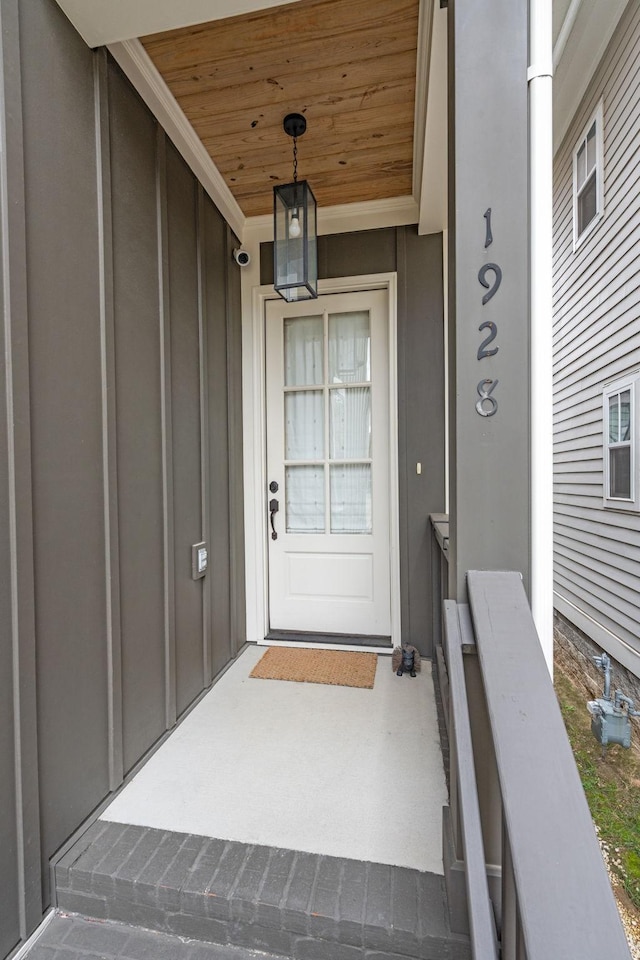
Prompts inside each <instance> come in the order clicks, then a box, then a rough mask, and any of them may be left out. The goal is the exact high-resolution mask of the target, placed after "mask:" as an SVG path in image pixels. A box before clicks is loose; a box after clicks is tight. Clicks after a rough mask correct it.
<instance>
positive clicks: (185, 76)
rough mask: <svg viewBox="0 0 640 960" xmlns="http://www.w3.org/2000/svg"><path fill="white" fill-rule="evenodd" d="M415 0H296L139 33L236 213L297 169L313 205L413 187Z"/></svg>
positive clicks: (263, 200) (251, 211) (264, 205)
mask: <svg viewBox="0 0 640 960" xmlns="http://www.w3.org/2000/svg"><path fill="white" fill-rule="evenodd" d="M418 14H419V0H376V2H375V4H374V3H372V2H371V0H297V2H296V3H292V4H287V5H285V6H277V7H273V8H271V9H269V10H261V11H257V12H252V13H249V14H244V15H242V16H237V17H231V18H227V19H223V20H216V21H214V22H210V23H205V24H200V25H198V26H192V27H186V28H183V29H178V30H171V31H168V32H165V33H160V34H156V35H153V36H147V37H144V38H142V43H143V45H144V48H145V50H146V52H147V54H148V55H149V57H150V59H151V61H152V62H153V64H154V65H155V67H156V69H157V70H158V72H159V73H160V75H161V77H162V78H163V80H164V81H165V83H166V84H167V86H168V87H169V89H170V91H171V93H172V94H173V96H174V97H175V98H176V100H177V102H178V104H179V105H180V107H181V109H182V110H183V112H184V114H185V116H186V117H187V119H188V120H189V122H190V123H191V124H192V126H193V128H194V130H195V131H196V133H197V135H198V136H199V138H200V139H201V141H202V143H203V144H204V146H205V148H206V149H207V151H208V153H209V155H210V157H211V159H212V160H213V162H214V163H215V165H216V166H217V168H218V169H219V171H220V173H221V174H222V175H223V177H224V179H225V181H226V183H227V185H228V187H229V189H230V190H231V192H232V194H233V195H234V197H235V198H236V200H237V202H238V203H239V205H240V207H241V208H242V211H243V213H244V214H245V216H255V215H260V214H265V213H269V212H270V211H271V210H272V191H271V189H270V188H271V187H272V186H273V185H274V184H277V183H287V182H289V181H290V180H291V179H292V142H291V140H290V139H289V137H287V136H286V135H285V134H284V132H283V130H282V119H283V117H284V116H285V114H287V113H289V112H299V113H303V114H304V115H305V116H306V118H307V122H308V128H307V132H306V133H305V135H304V136H303V137H302V138H301V139H300V140H299V141H298V148H299V154H298V156H299V177H300V178H301V179H308V180H309V181H310V182H311V185H312V187H313V190H314V193H315V195H316V198H317V200H318V204H319V205H320V206H332V205H335V204H343V203H349V202H356V201H366V200H379V199H384V198H389V197H402V196H408V195H410V194H411V192H412V165H413V136H414V109H415V104H414V101H415V85H416V59H417V37H418Z"/></svg>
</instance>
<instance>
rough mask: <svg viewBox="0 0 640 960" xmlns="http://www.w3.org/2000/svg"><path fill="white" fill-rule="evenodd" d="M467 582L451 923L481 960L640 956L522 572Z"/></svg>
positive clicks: (445, 666)
mask: <svg viewBox="0 0 640 960" xmlns="http://www.w3.org/2000/svg"><path fill="white" fill-rule="evenodd" d="M467 585H468V594H469V604H468V605H465V604H458V603H456V602H455V601H453V600H444V602H443V630H442V638H443V647H444V650H443V656H442V657H441V660H440V666H439V670H440V675H441V679H442V681H443V684H442V685H443V688H444V689H443V701H444V702H445V704H446V710H447V711H448V735H449V739H450V756H451V761H450V764H451V769H450V783H451V787H450V804H451V806H450V809H449V811H446V815H445V836H444V847H445V878H446V880H447V888H448V891H449V902H450V907H451V911H452V926H453V927H454V929H458V930H459V931H460V932H463V931H464V932H468V933H469V935H470V938H471V944H472V952H473V957H474V958H475V960H497V957H498V956H499V955H500V956H501V958H502V960H592V958H593V960H596V958H598V960H599V958H602V957H607V958H615V960H629V957H630V953H629V948H628V945H627V941H626V938H625V935H624V931H623V929H622V924H621V922H620V918H619V915H618V910H617V907H616V904H615V900H614V897H613V893H612V890H611V885H610V883H609V878H608V876H607V872H606V869H605V866H604V863H603V860H602V855H601V853H600V848H599V845H598V841H597V838H596V834H595V830H594V826H593V821H592V819H591V815H590V813H589V808H588V806H587V802H586V799H585V796H584V792H583V789H582V784H581V783H580V778H579V776H578V772H577V769H576V765H575V762H574V758H573V754H572V751H571V747H570V745H569V741H568V739H567V736H566V732H565V728H564V723H563V721H562V716H561V714H560V709H559V707H558V702H557V699H556V696H555V693H554V690H553V684H552V682H551V679H550V677H549V672H548V670H547V665H546V663H545V660H544V656H543V653H542V649H541V647H540V643H539V640H538V636H537V633H536V630H535V626H534V623H533V619H532V616H531V611H530V609H529V604H528V601H527V597H526V594H525V592H524V588H523V585H522V580H521V577H520V575H519V574H518V573H502V572H486V571H472V572H470V573H469V574H468V575H467ZM463 901H464V902H463ZM498 944H500V950H499V947H498Z"/></svg>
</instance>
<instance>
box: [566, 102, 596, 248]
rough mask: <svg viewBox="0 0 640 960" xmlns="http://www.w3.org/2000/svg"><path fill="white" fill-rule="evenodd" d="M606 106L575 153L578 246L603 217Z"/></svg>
mask: <svg viewBox="0 0 640 960" xmlns="http://www.w3.org/2000/svg"><path fill="white" fill-rule="evenodd" d="M603 198H604V191H603V149H602V104H599V106H598V109H597V110H596V112H595V113H594V115H593V116H592V117H591V119H590V120H589V123H588V124H587V126H586V127H585V128H584V130H583V132H582V136H581V137H580V139H579V141H578V143H577V145H576V148H575V150H574V153H573V240H574V244H575V245H578V244H579V243H580V242H581V240H582V239H583V237H585V236H586V235H587V233H589V231H590V230H591V228H592V227H594V226H595V224H596V223H597V221H598V220H599V219H600V216H601V215H602V212H603V208H604V203H603Z"/></svg>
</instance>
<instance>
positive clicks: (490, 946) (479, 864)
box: [443, 600, 498, 960]
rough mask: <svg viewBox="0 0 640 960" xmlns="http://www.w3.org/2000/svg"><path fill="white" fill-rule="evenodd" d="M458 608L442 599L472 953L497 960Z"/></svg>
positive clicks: (475, 955) (485, 959)
mask: <svg viewBox="0 0 640 960" xmlns="http://www.w3.org/2000/svg"><path fill="white" fill-rule="evenodd" d="M460 612H461V608H460V607H459V606H458V604H457V603H456V602H455V600H445V601H444V623H445V629H444V634H443V636H444V645H445V655H446V658H447V665H448V673H449V697H450V705H451V719H452V722H451V729H450V732H449V736H450V737H451V739H452V741H453V744H454V749H455V756H456V757H457V767H458V779H457V788H458V800H459V811H460V826H461V833H462V850H463V853H464V860H465V884H466V890H467V908H468V914H469V934H470V940H471V950H472V955H473V957H474V960H475V958H477V960H498V943H497V937H496V928H495V920H494V916H493V910H492V907H491V900H490V898H489V885H488V883H487V872H486V867H485V855H484V844H483V840H482V826H481V822H480V806H479V803H478V786H477V783H476V774H475V768H474V763H473V744H472V741H471V722H470V719H469V708H468V704H467V692H466V687H465V679H464V666H463V662H462V644H463V637H462V630H461V626H460V619H459V614H460Z"/></svg>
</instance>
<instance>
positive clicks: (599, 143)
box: [572, 100, 604, 251]
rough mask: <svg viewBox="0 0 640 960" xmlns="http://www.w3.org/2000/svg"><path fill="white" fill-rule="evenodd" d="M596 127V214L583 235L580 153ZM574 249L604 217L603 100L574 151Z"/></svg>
mask: <svg viewBox="0 0 640 960" xmlns="http://www.w3.org/2000/svg"><path fill="white" fill-rule="evenodd" d="M594 123H595V125H596V214H595V216H594V218H593V220H591V221H590V222H589V223H588V224H587V226H586V227H585V228H584V230H583V231H582V233H581V234H578V153H579V152H580V149H581V147H582V145H583V144H584V142H585V141H586V139H587V134H588V133H589V130H590V129H591V127H592V126H593V124H594ZM572 166H573V249H574V251H576V250H577V249H578V248H579V247H581V246H582V244H583V243H584V242H585V240H586V239H587V237H589V236H590V235H591V234H592V233H593V231H594V230H595V228H596V227H597V225H598V224H599V223H600V221H601V220H602V218H603V216H604V115H603V109H602V100H601V101H600V103H599V104H598V106H597V107H596V109H595V110H594V112H593V113H592V114H591V116H590V117H589V119H588V121H587V123H586V124H585V125H584V129H583V130H582V133H581V134H580V137H579V138H578V140H577V142H576V144H575V147H574V149H573V161H572Z"/></svg>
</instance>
